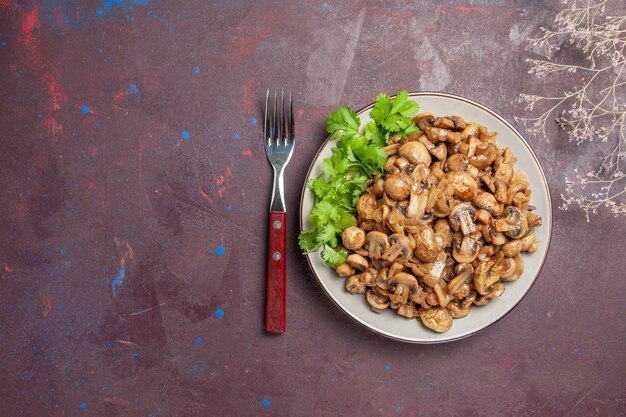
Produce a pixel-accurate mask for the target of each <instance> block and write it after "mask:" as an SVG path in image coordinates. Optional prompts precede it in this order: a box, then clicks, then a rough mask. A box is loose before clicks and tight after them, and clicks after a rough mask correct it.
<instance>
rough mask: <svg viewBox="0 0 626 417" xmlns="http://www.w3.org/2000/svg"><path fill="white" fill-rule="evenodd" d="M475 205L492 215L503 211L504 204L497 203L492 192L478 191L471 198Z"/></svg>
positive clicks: (497, 214)
mask: <svg viewBox="0 0 626 417" xmlns="http://www.w3.org/2000/svg"><path fill="white" fill-rule="evenodd" d="M473 203H474V204H475V205H476V207H478V208H481V209H484V210H487V211H488V212H489V213H490V214H491V215H492V216H495V217H497V216H499V215H501V214H502V212H503V211H504V205H503V204H501V203H499V202H498V200H496V198H495V197H494V196H493V194H490V193H486V192H484V191H479V192H478V194H477V195H476V197H475V198H474V200H473Z"/></svg>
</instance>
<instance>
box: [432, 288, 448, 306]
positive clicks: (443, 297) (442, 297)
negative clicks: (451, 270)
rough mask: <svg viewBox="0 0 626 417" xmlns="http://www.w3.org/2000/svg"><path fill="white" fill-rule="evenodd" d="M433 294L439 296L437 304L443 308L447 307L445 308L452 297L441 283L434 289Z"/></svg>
mask: <svg viewBox="0 0 626 417" xmlns="http://www.w3.org/2000/svg"><path fill="white" fill-rule="evenodd" d="M433 292H434V293H435V295H436V296H437V304H439V305H440V306H441V307H445V306H447V305H448V303H449V302H450V299H451V297H450V295H449V294H448V293H447V292H446V290H444V288H443V287H442V286H441V284H440V283H437V284H436V285H435V286H434V287H433Z"/></svg>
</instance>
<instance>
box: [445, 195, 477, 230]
mask: <svg viewBox="0 0 626 417" xmlns="http://www.w3.org/2000/svg"><path fill="white" fill-rule="evenodd" d="M474 219H476V210H475V209H474V207H473V206H472V205H471V204H468V203H461V204H457V205H456V206H454V207H453V208H452V211H451V212H450V216H449V221H450V227H451V228H452V230H454V231H455V232H458V231H459V229H460V230H461V232H462V233H463V235H465V236H466V235H469V234H470V233H474V232H476V230H477V229H476V224H475V223H474Z"/></svg>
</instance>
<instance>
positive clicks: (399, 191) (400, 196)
mask: <svg viewBox="0 0 626 417" xmlns="http://www.w3.org/2000/svg"><path fill="white" fill-rule="evenodd" d="M411 143H412V142H411ZM384 188H385V193H387V195H388V196H389V197H390V198H392V199H394V200H396V201H400V200H405V199H406V198H407V197H408V196H409V193H410V192H411V189H410V185H409V181H408V180H407V179H406V178H405V177H404V176H403V175H400V174H390V175H387V177H386V178H385V185H384Z"/></svg>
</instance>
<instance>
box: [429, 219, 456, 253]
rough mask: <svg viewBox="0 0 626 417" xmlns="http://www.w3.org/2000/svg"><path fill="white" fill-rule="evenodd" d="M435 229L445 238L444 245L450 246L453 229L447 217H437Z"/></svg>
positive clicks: (445, 246)
mask: <svg viewBox="0 0 626 417" xmlns="http://www.w3.org/2000/svg"><path fill="white" fill-rule="evenodd" d="M433 230H434V231H435V233H437V234H438V235H439V236H441V238H442V240H443V247H444V248H449V247H451V246H452V229H451V228H450V223H449V222H448V220H446V219H437V220H436V221H435V223H434V224H433Z"/></svg>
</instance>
